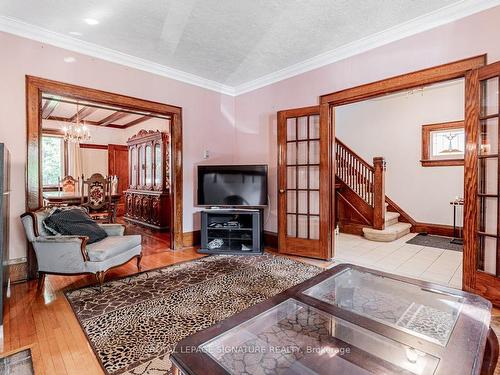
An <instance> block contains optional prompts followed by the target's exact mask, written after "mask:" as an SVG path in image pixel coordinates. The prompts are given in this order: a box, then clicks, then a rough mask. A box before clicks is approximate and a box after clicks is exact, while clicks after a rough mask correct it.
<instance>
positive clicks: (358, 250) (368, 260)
mask: <svg viewBox="0 0 500 375" xmlns="http://www.w3.org/2000/svg"><path fill="white" fill-rule="evenodd" d="M415 235H416V234H415V233H411V234H408V235H406V236H404V237H401V238H400V239H398V240H396V241H394V242H374V241H369V240H367V239H365V238H363V237H361V236H354V235H350V234H343V233H341V234H339V235H337V236H336V250H335V258H334V261H335V262H334V264H335V263H352V264H357V265H360V266H364V267H368V268H373V269H377V270H381V271H384V272H389V273H394V274H396V275H402V276H407V277H412V278H415V279H420V280H425V281H431V282H434V283H437V284H443V285H447V286H451V287H452V288H457V289H462V253H461V252H459V251H452V250H442V249H437V248H434V247H425V246H417V245H410V244H407V243H406V241H408V240H409V239H411V238H412V237H414V236H415Z"/></svg>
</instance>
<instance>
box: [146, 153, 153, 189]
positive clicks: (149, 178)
mask: <svg viewBox="0 0 500 375" xmlns="http://www.w3.org/2000/svg"><path fill="white" fill-rule="evenodd" d="M145 153H146V155H145V169H146V186H147V187H151V186H152V184H153V161H152V155H153V154H152V147H151V146H150V145H147V146H146V148H145Z"/></svg>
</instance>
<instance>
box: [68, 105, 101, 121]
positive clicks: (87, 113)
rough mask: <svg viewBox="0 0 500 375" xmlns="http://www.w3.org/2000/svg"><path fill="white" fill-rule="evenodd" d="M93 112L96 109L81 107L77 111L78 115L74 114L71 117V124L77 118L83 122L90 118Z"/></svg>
mask: <svg viewBox="0 0 500 375" xmlns="http://www.w3.org/2000/svg"><path fill="white" fill-rule="evenodd" d="M95 111H97V108H94V107H83V108H82V109H80V110H79V111H78V113H75V114H74V115H73V116H72V117H71V122H75V121H76V119H77V118H79V119H80V120H83V119H84V118H85V117H88V116H90V115H91V114H92V113H94V112H95Z"/></svg>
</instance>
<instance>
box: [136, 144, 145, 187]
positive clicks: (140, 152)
mask: <svg viewBox="0 0 500 375" xmlns="http://www.w3.org/2000/svg"><path fill="white" fill-rule="evenodd" d="M137 150H138V151H137V153H138V155H139V165H138V168H139V185H140V186H144V147H142V146H139V148H138V149H137Z"/></svg>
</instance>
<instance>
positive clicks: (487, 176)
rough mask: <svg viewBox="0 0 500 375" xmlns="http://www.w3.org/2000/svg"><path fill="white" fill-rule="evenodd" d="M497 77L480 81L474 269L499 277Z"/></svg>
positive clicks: (499, 97)
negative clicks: (477, 209) (476, 239)
mask: <svg viewBox="0 0 500 375" xmlns="http://www.w3.org/2000/svg"><path fill="white" fill-rule="evenodd" d="M499 86H500V85H499V77H498V76H497V77H493V78H489V79H486V80H483V81H481V85H480V115H479V127H480V128H479V145H478V146H479V147H478V150H479V161H478V192H477V195H478V207H479V220H478V247H477V249H478V251H477V269H478V270H479V271H483V272H486V273H489V274H492V275H496V276H499V274H500V269H499V268H500V267H499V259H500V249H499V245H500V244H499V241H498V236H499V232H498V223H499V209H498V205H499V201H498V199H499V197H498V192H499V179H498V175H499V172H500V170H499V153H498V139H499V133H498V121H499V103H500V94H499Z"/></svg>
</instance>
